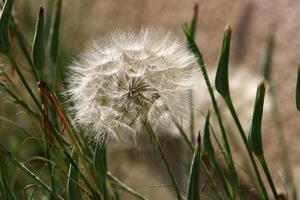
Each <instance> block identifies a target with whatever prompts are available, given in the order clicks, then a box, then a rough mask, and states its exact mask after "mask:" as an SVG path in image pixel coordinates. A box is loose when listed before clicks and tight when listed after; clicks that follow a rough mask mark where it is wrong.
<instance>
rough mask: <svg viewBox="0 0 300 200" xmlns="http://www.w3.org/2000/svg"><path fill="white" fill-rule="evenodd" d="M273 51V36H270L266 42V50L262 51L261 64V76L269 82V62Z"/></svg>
mask: <svg viewBox="0 0 300 200" xmlns="http://www.w3.org/2000/svg"><path fill="white" fill-rule="evenodd" d="M273 49H274V36H273V35H271V36H269V37H268V39H267V42H266V49H265V51H264V55H263V61H262V64H261V74H262V75H263V77H264V79H265V80H267V81H269V80H270V76H271V74H270V73H271V71H270V67H271V64H272V63H271V61H272V55H273Z"/></svg>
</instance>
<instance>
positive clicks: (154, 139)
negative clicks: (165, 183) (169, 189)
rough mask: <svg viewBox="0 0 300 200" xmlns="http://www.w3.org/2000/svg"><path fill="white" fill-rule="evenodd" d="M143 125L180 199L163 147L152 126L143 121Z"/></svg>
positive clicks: (179, 199) (180, 199)
mask: <svg viewBox="0 0 300 200" xmlns="http://www.w3.org/2000/svg"><path fill="white" fill-rule="evenodd" d="M144 126H145V128H146V129H147V132H148V134H149V137H150V140H151V141H152V143H153V145H155V146H156V147H157V150H158V154H159V156H160V158H161V159H162V161H163V163H164V165H165V167H166V170H167V172H168V175H169V177H170V179H171V182H172V185H173V188H174V190H175V192H176V197H177V199H178V200H182V197H181V194H180V190H179V187H178V185H177V182H176V179H175V176H174V173H173V170H172V169H171V167H170V164H169V162H168V160H167V158H166V155H165V153H164V151H163V148H162V145H161V144H160V142H159V140H158V138H157V136H156V134H155V132H154V130H153V128H152V127H151V125H150V123H149V122H147V121H145V122H144Z"/></svg>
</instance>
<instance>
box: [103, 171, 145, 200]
mask: <svg viewBox="0 0 300 200" xmlns="http://www.w3.org/2000/svg"><path fill="white" fill-rule="evenodd" d="M107 177H108V178H109V179H110V180H111V181H113V182H114V183H116V184H117V185H118V186H119V187H120V188H122V189H123V190H125V191H127V192H128V193H130V194H131V195H132V196H134V197H136V198H137V199H138V200H147V199H146V198H145V197H143V196H142V195H141V194H139V193H138V192H136V191H134V190H133V189H131V188H130V187H128V186H127V185H126V184H125V183H123V182H122V181H120V180H119V179H118V178H117V177H115V176H114V175H113V174H112V173H110V172H107Z"/></svg>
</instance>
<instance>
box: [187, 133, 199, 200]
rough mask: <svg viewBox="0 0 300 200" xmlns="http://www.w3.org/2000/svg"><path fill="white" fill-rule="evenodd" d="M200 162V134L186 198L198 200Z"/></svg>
mask: <svg viewBox="0 0 300 200" xmlns="http://www.w3.org/2000/svg"><path fill="white" fill-rule="evenodd" d="M200 162H201V142H200V135H199V138H198V144H197V148H196V150H195V152H194V155H193V159H192V164H191V169H190V175H189V181H188V188H187V200H200V194H199V187H200V183H199V178H200V177H199V176H200Z"/></svg>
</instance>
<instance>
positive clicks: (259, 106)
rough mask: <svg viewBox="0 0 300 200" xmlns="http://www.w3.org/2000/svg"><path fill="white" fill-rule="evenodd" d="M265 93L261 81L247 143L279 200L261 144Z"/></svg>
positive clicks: (263, 82)
mask: <svg viewBox="0 0 300 200" xmlns="http://www.w3.org/2000/svg"><path fill="white" fill-rule="evenodd" d="M265 93H266V81H265V80H263V81H262V82H261V83H260V84H259V85H258V87H257V92H256V98H255V104H254V111H253V116H252V123H251V128H250V133H249V136H248V142H249V146H250V148H251V150H252V151H253V153H254V154H255V155H256V156H257V158H258V159H259V161H260V164H261V166H262V168H263V170H264V172H265V175H266V177H267V180H268V182H269V185H270V187H271V190H272V193H273V195H274V198H275V199H276V200H279V196H278V193H277V191H276V188H275V186H274V183H273V180H272V177H271V174H270V172H269V169H268V167H267V164H266V161H265V156H264V151H263V144H262V135H261V126H262V117H263V105H264V99H265Z"/></svg>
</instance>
